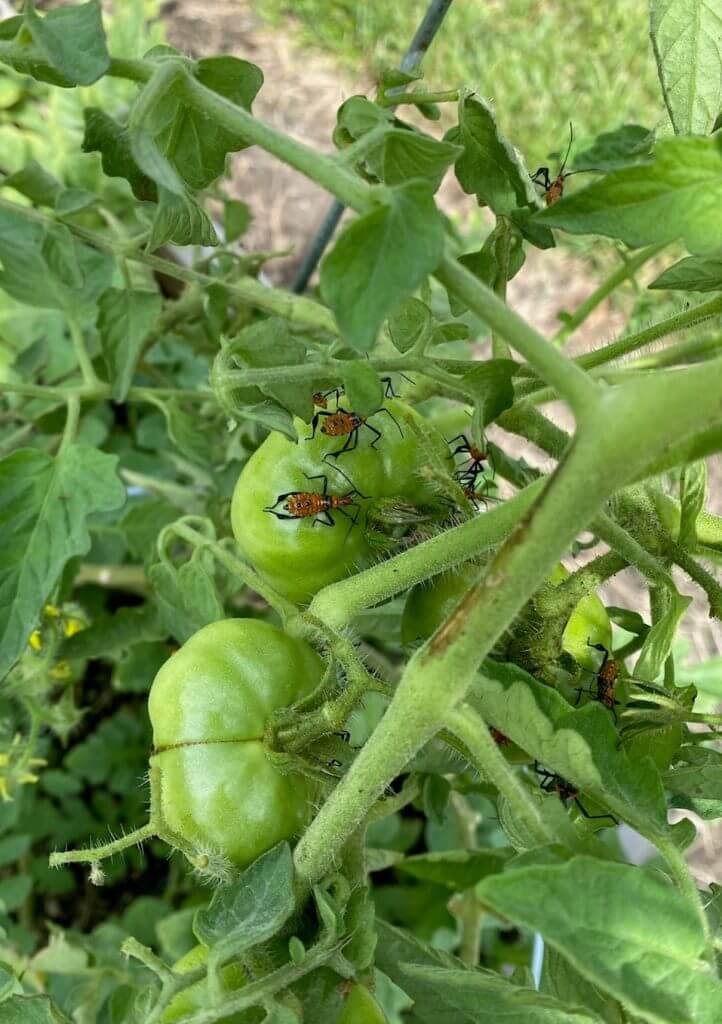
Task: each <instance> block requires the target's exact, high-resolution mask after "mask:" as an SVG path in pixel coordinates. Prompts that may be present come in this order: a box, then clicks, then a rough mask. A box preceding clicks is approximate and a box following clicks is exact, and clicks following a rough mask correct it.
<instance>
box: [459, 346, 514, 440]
mask: <svg viewBox="0 0 722 1024" xmlns="http://www.w3.org/2000/svg"><path fill="white" fill-rule="evenodd" d="M516 368H517V364H516V363H515V362H514V360H513V359H487V360H484V362H480V363H479V364H478V365H477V366H475V367H474V368H473V369H472V370H468V371H467V372H466V373H465V374H464V384H466V385H467V386H468V387H470V388H473V390H474V405H475V408H476V409H479V410H480V411H481V417H482V421H483V424H484V426H487V425H488V424H489V423H492V422H493V421H494V420H495V419H496V418H497V416H500V415H501V414H502V413H503V412H504V410H505V409H508V408H510V406H511V405H512V404H513V402H514V386H513V384H512V377H513V375H514V373H515V371H516Z"/></svg>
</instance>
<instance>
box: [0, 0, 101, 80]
mask: <svg viewBox="0 0 722 1024" xmlns="http://www.w3.org/2000/svg"><path fill="white" fill-rule="evenodd" d="M3 29H4V31H3V38H4V39H12V40H13V43H14V46H13V47H12V48H11V49H10V50H9V52H8V53H6V55H5V56H4V59H5V60H7V62H8V64H10V65H11V66H12V67H14V68H15V70H16V71H19V72H20V74H24V75H32V76H33V78H36V79H37V80H38V81H39V82H49V83H50V84H51V85H59V86H63V87H65V88H72V87H73V86H76V85H92V83H93V82H96V81H97V80H98V79H99V78H100V77H102V75H104V74H105V72H106V71H107V70H108V68H109V67H110V57H109V55H108V49H107V46H106V42H105V32H104V30H103V20H102V15H101V9H100V4H99V3H98V0H90V2H89V3H86V4H78V5H77V6H75V7H58V8H55V9H53V10H52V11H48V13H47V14H46V15H45V17H43V18H41V17H40V16H39V15H38V13H37V12H36V10H35V4H34V3H30V2H28V3H26V4H25V9H24V14H23V16H22V17H19V18H11V19H9V20H8V21H7V22H4V23H3Z"/></svg>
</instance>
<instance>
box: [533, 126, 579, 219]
mask: <svg viewBox="0 0 722 1024" xmlns="http://www.w3.org/2000/svg"><path fill="white" fill-rule="evenodd" d="M573 142H574V128H573V127H572V123H571V121H570V122H569V145H568V146H567V151H566V153H565V155H564V159H563V161H562V165H561V167H560V168H559V170H558V172H557V176H556V178H554V179H551V178H550V177H549V168H548V167H540V168H539V170H538V171H537V172H536V173H535V174H532V177H531V180H532V181H533V182H534V184H535V185H541V187H542V188H543V189H544V202H545V203H546V204H547V206H553V205H554V203H558V202H559V200H560V199H561V198H562V196H563V195H564V182H565V181H566V180H567V178H569V177H571V175H572V174H579V173H581V172H579V171H567V172H566V173H565V168H566V166H567V160H568V159H569V153H570V152H571V148H572V143H573Z"/></svg>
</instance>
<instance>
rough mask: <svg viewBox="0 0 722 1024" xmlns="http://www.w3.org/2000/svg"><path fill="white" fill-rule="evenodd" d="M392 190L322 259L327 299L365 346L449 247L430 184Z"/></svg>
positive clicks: (352, 340)
mask: <svg viewBox="0 0 722 1024" xmlns="http://www.w3.org/2000/svg"><path fill="white" fill-rule="evenodd" d="M386 195H387V196H388V202H387V203H384V204H383V205H380V206H378V207H377V208H376V209H375V210H372V212H371V213H367V214H365V215H364V216H363V217H359V218H358V219H357V220H355V221H353V222H352V223H351V224H349V226H348V227H347V228H346V229H345V230H344V231H342V233H341V235H340V237H339V239H338V241H337V242H336V245H335V246H334V248H333V249H332V250H331V252H330V253H329V254H328V255H327V256H326V258H325V259H324V261H323V263H322V264H321V294H322V296H323V299H324V301H325V302H326V303H327V304H328V305H329V306H330V307H331V309H332V310H333V313H334V315H335V317H336V320H337V322H338V325H339V328H340V329H341V332H342V334H343V335H344V337H345V338H346V340H347V341H348V342H349V344H351V345H352V346H353V347H354V348H356V349H358V350H360V351H362V352H363V351H366V350H367V349H369V348H370V347H371V346H372V345H373V343H374V340H375V338H376V335H377V333H378V331H379V328H380V327H381V324H382V323H383V321H384V320H385V319H386V317H387V316H388V314H389V313H391V312H392V310H393V309H394V307H395V306H396V305H397V304H398V303H399V302H400V301H401V300H402V299H404V298H406V297H407V296H408V295H410V294H411V292H413V291H414V289H415V288H417V287H418V286H419V285H420V284H421V282H422V281H423V280H424V278H425V277H426V276H427V275H428V274H430V273H432V271H433V270H435V268H436V267H437V265H438V263H439V261H440V259H441V256H442V253H443V245H444V229H443V222H442V220H441V217H440V215H439V212H438V210H437V209H436V206H435V204H434V200H433V197H432V195H431V193H430V191H429V188H428V185H426V183H424V182H420V181H409V182H406V183H405V184H403V185H395V186H393V187H392V188H389V189H388V190H387V193H386Z"/></svg>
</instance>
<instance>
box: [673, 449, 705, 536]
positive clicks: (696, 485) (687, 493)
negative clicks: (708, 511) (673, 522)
mask: <svg viewBox="0 0 722 1024" xmlns="http://www.w3.org/2000/svg"><path fill="white" fill-rule="evenodd" d="M706 500H707V463H706V462H704V461H699V462H691V463H690V464H689V465H687V466H684V468H683V469H682V470H681V472H680V479H679V504H680V520H679V536H678V538H677V540H678V542H679V543H680V544H681V545H682V547H684V548H687V549H688V550H689V551H694V550H696V548H697V517H698V516H699V515H700V513H701V512H702V511H703V509H704V506H705V502H706Z"/></svg>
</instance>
